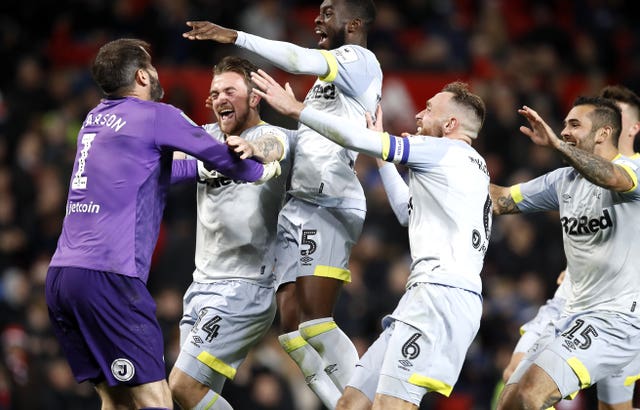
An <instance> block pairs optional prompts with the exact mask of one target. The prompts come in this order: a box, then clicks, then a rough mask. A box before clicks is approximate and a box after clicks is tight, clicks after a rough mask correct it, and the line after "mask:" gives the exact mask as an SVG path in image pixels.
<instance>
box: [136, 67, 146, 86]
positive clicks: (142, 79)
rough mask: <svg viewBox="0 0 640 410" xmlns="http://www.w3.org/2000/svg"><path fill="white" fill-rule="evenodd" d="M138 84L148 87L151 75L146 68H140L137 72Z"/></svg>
mask: <svg viewBox="0 0 640 410" xmlns="http://www.w3.org/2000/svg"><path fill="white" fill-rule="evenodd" d="M135 78H136V82H137V83H138V84H140V85H143V86H144V85H148V84H149V73H148V72H147V70H145V69H144V68H138V70H136V77H135Z"/></svg>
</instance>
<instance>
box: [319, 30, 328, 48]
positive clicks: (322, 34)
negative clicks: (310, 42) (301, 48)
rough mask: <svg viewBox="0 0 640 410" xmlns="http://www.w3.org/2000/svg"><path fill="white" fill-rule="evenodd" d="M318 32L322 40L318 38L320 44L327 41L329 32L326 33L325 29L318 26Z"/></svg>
mask: <svg viewBox="0 0 640 410" xmlns="http://www.w3.org/2000/svg"><path fill="white" fill-rule="evenodd" d="M316 34H317V35H318V36H320V40H318V44H323V43H324V42H326V41H327V38H328V37H327V33H325V32H324V31H322V30H320V29H319V28H316Z"/></svg>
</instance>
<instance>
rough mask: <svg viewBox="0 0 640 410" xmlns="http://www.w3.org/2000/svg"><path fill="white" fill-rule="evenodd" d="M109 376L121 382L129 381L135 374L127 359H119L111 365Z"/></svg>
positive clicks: (131, 364) (134, 369)
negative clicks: (111, 375)
mask: <svg viewBox="0 0 640 410" xmlns="http://www.w3.org/2000/svg"><path fill="white" fill-rule="evenodd" d="M111 374H113V377H115V378H116V380H119V381H121V382H126V381H129V380H131V379H132V378H133V376H134V375H135V374H136V368H135V367H134V366H133V363H131V361H129V360H128V359H124V358H120V359H116V360H114V361H113V363H111Z"/></svg>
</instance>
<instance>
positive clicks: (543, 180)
mask: <svg viewBox="0 0 640 410" xmlns="http://www.w3.org/2000/svg"><path fill="white" fill-rule="evenodd" d="M570 169H571V168H566V167H565V168H560V169H556V170H554V171H551V172H549V173H547V174H544V175H542V176H539V177H537V178H534V179H532V180H531V181H528V182H524V183H521V184H517V185H513V186H512V187H511V188H510V191H511V197H512V198H513V201H514V202H515V203H516V206H517V207H518V209H519V210H520V212H537V211H555V210H558V207H559V201H558V191H557V184H558V183H559V181H560V180H561V179H562V178H563V177H564V176H566V174H567V173H568V172H570Z"/></svg>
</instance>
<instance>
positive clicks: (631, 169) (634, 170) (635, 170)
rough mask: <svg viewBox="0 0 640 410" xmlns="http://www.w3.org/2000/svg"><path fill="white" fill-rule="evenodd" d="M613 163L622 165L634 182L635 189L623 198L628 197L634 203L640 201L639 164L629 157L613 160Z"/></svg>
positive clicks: (632, 188) (627, 192)
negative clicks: (639, 187) (639, 184)
mask: <svg viewBox="0 0 640 410" xmlns="http://www.w3.org/2000/svg"><path fill="white" fill-rule="evenodd" d="M613 163H614V164H616V165H620V166H621V167H622V168H623V169H624V170H625V171H626V172H627V174H629V176H630V177H631V180H632V181H633V187H631V189H630V190H628V191H626V192H623V193H622V194H623V196H625V197H628V198H629V199H630V200H633V201H637V200H640V189H638V176H639V171H640V166H638V165H639V164H638V162H637V161H634V160H632V159H630V158H627V157H623V156H618V157H617V158H615V159H614V160H613Z"/></svg>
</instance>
